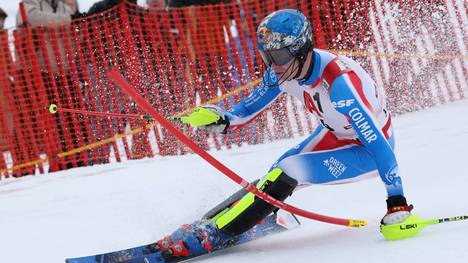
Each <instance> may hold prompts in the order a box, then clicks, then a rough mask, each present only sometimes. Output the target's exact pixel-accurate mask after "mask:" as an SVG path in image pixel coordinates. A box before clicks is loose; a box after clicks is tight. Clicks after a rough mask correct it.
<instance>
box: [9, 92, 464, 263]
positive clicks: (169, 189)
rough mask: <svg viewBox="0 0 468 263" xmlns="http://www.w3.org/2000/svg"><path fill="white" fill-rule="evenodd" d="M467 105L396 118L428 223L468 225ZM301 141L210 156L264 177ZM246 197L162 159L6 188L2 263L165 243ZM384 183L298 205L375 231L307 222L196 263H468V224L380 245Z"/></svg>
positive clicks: (198, 164)
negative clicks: (232, 197)
mask: <svg viewBox="0 0 468 263" xmlns="http://www.w3.org/2000/svg"><path fill="white" fill-rule="evenodd" d="M467 112H468V101H467V100H464V101H458V102H455V103H452V104H449V105H445V106H440V107H437V108H432V109H428V110H425V111H422V112H417V113H409V114H406V115H403V116H399V117H396V118H394V124H395V131H396V138H397V154H398V159H399V163H400V167H401V171H402V175H403V180H404V184H405V189H406V196H407V198H408V199H409V200H410V201H411V202H412V203H413V204H414V205H415V207H416V208H415V210H414V211H415V213H417V214H418V215H420V216H422V217H425V218H434V217H448V216H455V215H463V214H468V201H467V200H468V198H467V196H466V189H467V187H468V174H467V172H466V165H467V162H468V158H467V156H468V117H467ZM300 140H301V138H298V139H294V140H287V141H280V142H275V143H270V144H268V145H259V146H246V147H242V148H240V149H233V150H229V151H214V152H212V154H213V155H214V156H215V157H216V158H219V160H221V161H222V162H224V163H225V164H226V165H228V166H229V167H231V168H232V169H233V170H234V171H236V172H238V173H239V174H240V175H241V176H244V177H245V178H248V179H254V178H257V177H260V176H262V175H263V174H264V173H265V171H266V170H267V169H268V168H269V166H270V164H271V163H273V162H274V160H275V159H276V158H277V157H278V156H280V155H281V153H282V152H284V151H285V150H287V149H289V148H290V147H292V146H294V145H295V144H297V143H298V142H300ZM236 189H238V187H237V186H236V185H235V184H234V183H233V182H231V181H230V180H229V179H227V178H226V177H225V176H223V175H222V174H220V173H219V172H218V171H216V170H215V169H214V168H212V167H210V165H208V164H207V163H206V162H204V161H203V160H202V159H201V158H199V157H198V156H195V155H186V156H180V157H158V158H153V159H145V160H140V161H127V162H125V163H118V164H112V165H106V166H94V167H87V168H79V169H73V170H69V171H65V172H60V173H56V174H53V175H45V176H35V177H27V178H24V179H21V180H10V179H8V180H3V181H0V215H1V217H0V262H2V263H6V262H25V263H26V262H27V263H31V262H34V263H42V262H44V263H56V262H64V259H65V258H67V257H77V256H85V255H90V254H95V253H102V252H107V251H112V250H117V249H123V248H128V247H132V246H137V245H141V244H145V243H149V242H152V241H155V240H157V239H158V238H160V237H162V236H163V235H165V234H168V233H170V232H171V231H172V230H174V229H175V228H177V227H178V226H179V225H181V224H183V223H189V222H191V221H193V220H194V219H196V218H198V217H200V216H201V215H203V213H204V212H205V211H207V210H208V209H209V208H211V207H212V206H214V205H215V204H217V203H218V202H219V201H221V200H222V199H223V198H225V197H227V196H228V195H229V194H230V193H231V192H232V191H234V190H236ZM385 198H386V196H385V190H384V187H383V185H382V183H381V182H380V180H379V179H377V178H374V179H371V180H366V181H361V182H358V183H353V184H346V185H339V186H320V185H318V186H311V187H309V188H306V189H304V190H301V191H299V192H297V193H296V194H295V196H293V197H292V198H290V199H288V203H290V204H293V205H296V206H298V207H301V208H304V209H308V210H311V211H314V212H317V213H323V214H326V215H331V216H340V217H353V218H357V219H365V220H368V221H369V226H368V227H366V228H362V229H351V228H345V227H341V226H335V225H329V224H324V223H319V222H314V221H310V220H307V219H302V222H303V225H302V226H301V227H300V228H297V229H295V230H292V231H289V232H286V233H283V234H278V235H275V236H270V237H266V238H264V239H261V240H258V241H255V242H251V243H248V244H244V245H242V246H239V247H235V248H232V249H229V250H226V251H222V252H219V253H216V254H214V255H211V256H209V257H204V258H201V259H200V260H195V261H198V262H227V263H229V262H232V263H234V262H235V263H238V262H239V261H240V262H256V263H260V262H268V263H272V262H288V263H292V262H340V263H341V262H392V263H394V262H424V263H428V262H450V263H456V262H468V250H467V244H468V221H461V222H454V223H446V224H440V225H435V226H431V227H428V228H426V229H425V230H424V231H423V232H422V233H421V234H420V235H419V236H417V237H415V238H412V239H407V240H401V241H396V242H389V241H385V240H384V239H383V237H382V236H381V235H380V233H379V230H378V226H379V220H380V218H381V217H382V215H383V214H384V213H385V210H386V207H385Z"/></svg>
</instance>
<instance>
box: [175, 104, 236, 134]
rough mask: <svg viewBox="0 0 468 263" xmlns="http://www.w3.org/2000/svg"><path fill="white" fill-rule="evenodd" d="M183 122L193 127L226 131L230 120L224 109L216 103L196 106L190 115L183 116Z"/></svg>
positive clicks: (220, 131) (210, 130) (219, 131)
mask: <svg viewBox="0 0 468 263" xmlns="http://www.w3.org/2000/svg"><path fill="white" fill-rule="evenodd" d="M180 120H181V121H182V122H183V123H187V124H190V126H192V127H197V128H202V129H206V130H208V131H209V132H218V133H226V130H227V128H228V127H229V120H228V118H227V117H226V116H225V115H224V110H222V109H221V108H219V107H217V106H215V105H206V106H199V107H196V108H195V109H194V110H193V112H192V113H190V114H189V115H188V116H182V117H181V118H180Z"/></svg>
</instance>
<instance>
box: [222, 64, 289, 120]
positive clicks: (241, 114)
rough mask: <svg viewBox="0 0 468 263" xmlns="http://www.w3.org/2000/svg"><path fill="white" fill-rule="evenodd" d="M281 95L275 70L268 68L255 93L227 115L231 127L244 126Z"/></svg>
mask: <svg viewBox="0 0 468 263" xmlns="http://www.w3.org/2000/svg"><path fill="white" fill-rule="evenodd" d="M281 93H282V92H281V90H280V88H279V86H278V84H277V80H276V75H275V73H274V71H273V69H271V68H268V69H267V70H266V72H265V74H264V75H263V79H262V81H261V82H260V85H259V86H258V87H257V88H256V89H255V91H254V92H252V93H251V94H250V95H249V96H248V97H247V98H245V99H244V100H242V101H241V102H239V103H238V104H236V105H235V106H234V107H232V109H231V110H229V111H228V112H226V113H225V114H226V117H227V118H228V120H229V123H230V125H231V126H236V125H243V124H245V123H247V122H249V121H250V120H252V119H253V118H255V116H257V115H258V114H259V113H260V112H262V111H263V110H264V109H265V108H266V107H268V106H269V105H270V104H271V103H273V101H275V99H276V98H278V96H279V95H281Z"/></svg>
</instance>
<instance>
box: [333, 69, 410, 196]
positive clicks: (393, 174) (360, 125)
mask: <svg viewBox="0 0 468 263" xmlns="http://www.w3.org/2000/svg"><path fill="white" fill-rule="evenodd" d="M330 99H331V101H332V102H335V103H336V105H338V103H337V102H338V101H343V100H345V101H350V100H354V103H352V104H350V105H348V104H346V106H343V107H337V108H336V110H337V111H339V112H340V113H342V114H343V115H345V116H346V117H347V119H348V121H349V123H350V124H351V125H352V127H353V129H354V130H355V132H356V134H357V136H358V138H359V140H360V141H361V143H362V144H363V145H364V146H365V147H366V148H367V149H368V150H369V151H370V152H371V153H372V155H373V156H374V158H375V161H376V164H377V169H378V171H379V174H380V178H381V179H382V181H383V182H384V184H385V187H386V189H387V193H388V196H396V195H401V196H403V187H402V182H401V178H400V177H399V172H398V164H397V161H396V157H395V153H394V152H393V149H392V148H391V146H390V144H389V142H388V140H387V139H386V138H385V135H384V134H383V132H382V130H381V128H380V127H379V124H378V122H377V119H376V115H375V113H374V112H373V109H372V106H371V105H370V103H369V102H368V101H367V98H366V97H365V95H364V92H363V91H362V82H361V80H360V79H359V77H358V76H357V74H356V73H354V72H352V71H351V72H348V73H345V74H342V75H341V76H339V77H338V78H336V80H335V81H334V82H333V84H332V86H331V89H330Z"/></svg>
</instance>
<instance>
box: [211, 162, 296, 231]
mask: <svg viewBox="0 0 468 263" xmlns="http://www.w3.org/2000/svg"><path fill="white" fill-rule="evenodd" d="M296 186H297V181H296V180H295V179H293V178H291V177H289V176H288V175H286V174H285V173H284V172H283V171H282V170H281V169H279V168H275V169H273V170H271V171H270V172H269V173H268V174H267V175H266V176H265V177H264V178H263V179H262V180H261V181H260V182H259V183H258V184H257V188H258V189H260V190H262V191H263V192H265V193H267V194H268V195H270V196H272V197H274V198H275V199H277V200H280V201H283V200H284V199H286V198H287V197H288V196H290V195H291V194H292V192H293V190H294V189H295V188H296ZM275 210H276V207H274V206H272V205H270V204H268V203H267V202H265V201H263V200H262V199H260V198H258V197H256V196H255V195H254V194H252V193H247V194H245V195H244V197H242V199H240V201H239V202H238V203H236V204H235V205H234V206H233V207H231V208H230V209H229V210H228V211H227V212H225V213H223V214H222V215H221V216H220V217H218V218H216V221H215V222H216V225H217V226H218V228H219V229H221V230H222V231H223V232H225V233H227V234H229V235H232V236H237V235H239V234H241V233H243V232H245V231H247V230H249V229H250V228H252V227H254V226H255V225H256V224H257V223H258V222H260V221H261V220H262V219H264V218H265V217H266V216H268V215H269V214H270V213H272V212H273V211H275Z"/></svg>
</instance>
